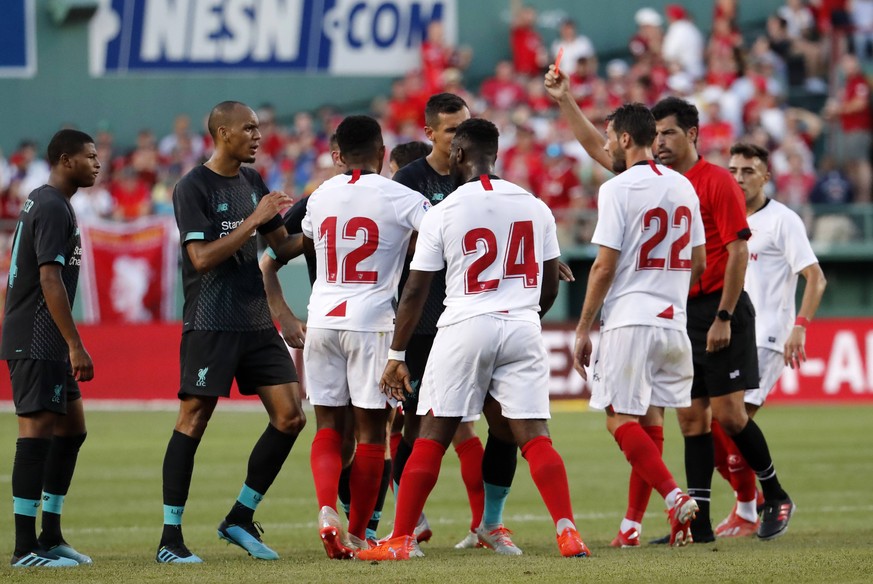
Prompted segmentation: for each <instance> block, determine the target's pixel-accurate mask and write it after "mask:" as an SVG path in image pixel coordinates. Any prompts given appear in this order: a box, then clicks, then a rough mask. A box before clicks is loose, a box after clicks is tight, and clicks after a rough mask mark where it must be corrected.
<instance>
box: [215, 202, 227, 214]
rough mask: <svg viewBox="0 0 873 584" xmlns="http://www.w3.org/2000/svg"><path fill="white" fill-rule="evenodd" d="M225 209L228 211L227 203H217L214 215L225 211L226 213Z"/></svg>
mask: <svg viewBox="0 0 873 584" xmlns="http://www.w3.org/2000/svg"><path fill="white" fill-rule="evenodd" d="M227 209H228V205H227V203H219V204H218V206H217V207H215V212H216V213H224V212H225V211H227Z"/></svg>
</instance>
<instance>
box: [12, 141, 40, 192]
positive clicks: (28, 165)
mask: <svg viewBox="0 0 873 584" xmlns="http://www.w3.org/2000/svg"><path fill="white" fill-rule="evenodd" d="M9 166H10V168H11V170H12V177H11V181H10V182H12V181H15V182H16V183H17V185H18V186H17V189H18V196H19V197H21V198H22V200H24V199H26V198H27V197H28V195H30V193H31V191H33V190H34V189H37V188H39V187H41V186H42V185H44V184H45V183H46V182H47V181H48V179H49V165H48V163H47V162H46V161H45V160H44V159H43V158H42V157H41V156H39V155H38V154H37V151H36V142H34V141H32V140H23V141H22V142H21V144H19V145H18V150H16V151H15V153H14V154H13V155H12V156H10V157H9Z"/></svg>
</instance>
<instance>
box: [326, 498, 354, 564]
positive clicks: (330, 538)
mask: <svg viewBox="0 0 873 584" xmlns="http://www.w3.org/2000/svg"><path fill="white" fill-rule="evenodd" d="M318 530H319V531H318V534H319V535H320V536H321V543H323V544H324V551H326V552H327V557H329V558H330V559H332V560H350V559H352V558H354V557H355V551H354V550H353V549H351V548H349V547H348V546H346V545H345V544H344V543H343V539H344V537H343V527H342V522H341V521H340V518H339V514H338V513H337V512H336V510H335V509H332V508H330V507H328V506H327V505H325V506H324V507H322V508H321V511H319V512H318Z"/></svg>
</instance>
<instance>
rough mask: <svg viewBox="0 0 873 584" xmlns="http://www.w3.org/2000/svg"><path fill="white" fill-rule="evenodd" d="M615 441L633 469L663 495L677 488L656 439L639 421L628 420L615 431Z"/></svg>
mask: <svg viewBox="0 0 873 584" xmlns="http://www.w3.org/2000/svg"><path fill="white" fill-rule="evenodd" d="M615 441H616V442H618V446H619V448H621V451H622V452H624V455H625V458H627V460H628V462H630V463H631V466H632V467H633V469H634V470H635V471H636V472H638V473H639V475H640V477H642V479H643V480H644V481H646V482H647V483H649V485H651V486H652V488H653V489H655V490H656V491H658V493H660V494H661V496H662V497H666V496H667V495H669V494H670V492H671V491H673V490H674V489H676V488H677V484H676V481H675V480H674V479H673V475H671V474H670V471H669V470H667V466H666V465H665V464H664V461H663V460H661V453H660V452H658V447H657V446H655V443H654V441H652V439H651V438H650V437H649V435H648V434H646V432H645V430H643V427H642V426H640V425H639V423H637V422H627V423H625V424H622V425H621V426H619V427H618V429H617V430H616V431H615Z"/></svg>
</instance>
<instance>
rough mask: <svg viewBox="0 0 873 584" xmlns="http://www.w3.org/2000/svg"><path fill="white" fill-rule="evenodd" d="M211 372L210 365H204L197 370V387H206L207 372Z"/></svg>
mask: <svg viewBox="0 0 873 584" xmlns="http://www.w3.org/2000/svg"><path fill="white" fill-rule="evenodd" d="M208 372H209V367H204V368H203V369H199V370H198V371H197V383H195V384H194V385H196V386H197V387H206V373H208Z"/></svg>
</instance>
